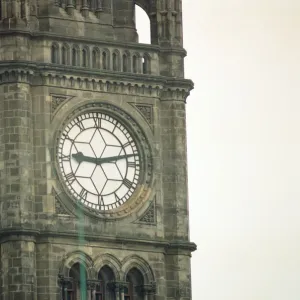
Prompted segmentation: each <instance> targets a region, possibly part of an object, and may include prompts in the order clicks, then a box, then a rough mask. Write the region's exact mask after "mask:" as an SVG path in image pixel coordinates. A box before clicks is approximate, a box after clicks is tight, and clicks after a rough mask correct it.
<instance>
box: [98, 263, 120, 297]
mask: <svg viewBox="0 0 300 300" xmlns="http://www.w3.org/2000/svg"><path fill="white" fill-rule="evenodd" d="M98 280H99V282H100V284H99V287H98V288H96V300H115V299H116V296H115V291H114V289H113V286H112V283H113V282H114V281H115V275H114V272H113V271H112V269H111V268H110V267H108V266H104V267H102V268H101V269H100V271H99V273H98ZM101 297H102V298H101Z"/></svg>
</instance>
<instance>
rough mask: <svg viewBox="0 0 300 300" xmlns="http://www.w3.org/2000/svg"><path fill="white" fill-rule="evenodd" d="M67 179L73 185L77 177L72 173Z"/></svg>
mask: <svg viewBox="0 0 300 300" xmlns="http://www.w3.org/2000/svg"><path fill="white" fill-rule="evenodd" d="M66 179H67V180H68V182H69V183H70V184H72V183H73V182H74V181H75V180H76V178H75V175H74V173H72V172H71V173H69V174H67V175H66Z"/></svg>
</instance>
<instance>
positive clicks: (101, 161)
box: [97, 154, 135, 165]
mask: <svg viewBox="0 0 300 300" xmlns="http://www.w3.org/2000/svg"><path fill="white" fill-rule="evenodd" d="M132 156H135V154H126V155H118V156H110V157H103V158H98V159H97V165H100V164H103V163H108V162H112V161H116V160H119V159H123V158H129V157H132Z"/></svg>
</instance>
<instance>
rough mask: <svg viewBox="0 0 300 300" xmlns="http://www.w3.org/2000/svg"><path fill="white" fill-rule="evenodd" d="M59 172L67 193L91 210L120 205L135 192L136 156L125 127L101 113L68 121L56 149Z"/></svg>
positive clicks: (137, 168) (138, 161)
mask: <svg viewBox="0 0 300 300" xmlns="http://www.w3.org/2000/svg"><path fill="white" fill-rule="evenodd" d="M58 162H59V169H60V172H61V174H62V177H63V179H64V181H65V184H66V186H67V188H68V190H69V192H70V193H71V194H72V195H73V196H74V197H75V198H76V199H77V200H79V201H80V202H81V203H82V204H84V205H85V206H87V207H90V208H92V209H95V210H101V211H103V210H110V209H114V208H117V207H119V206H120V205H122V204H124V203H125V202H126V201H127V200H128V199H129V198H130V196H131V195H132V194H133V192H134V191H135V189H136V187H137V185H138V182H139V175H140V155H139V151H138V148H137V146H136V142H135V140H134V138H133V137H132V135H131V134H130V132H129V131H128V130H127V129H126V127H125V126H124V125H123V124H122V123H120V122H119V121H118V120H116V119H115V118H113V117H112V116H110V115H108V114H105V113H102V112H86V113H82V114H80V115H78V116H77V117H76V118H74V119H73V120H71V121H70V122H69V123H68V124H67V125H66V126H65V128H64V130H63V131H62V134H61V136H60V139H59V146H58Z"/></svg>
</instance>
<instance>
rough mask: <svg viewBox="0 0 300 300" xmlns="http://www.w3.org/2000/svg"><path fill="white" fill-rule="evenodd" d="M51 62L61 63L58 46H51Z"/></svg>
mask: <svg viewBox="0 0 300 300" xmlns="http://www.w3.org/2000/svg"><path fill="white" fill-rule="evenodd" d="M51 62H52V63H53V64H58V63H59V61H58V45H56V44H53V45H52V46H51Z"/></svg>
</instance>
